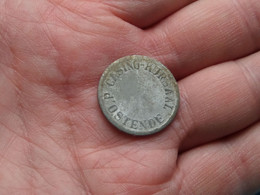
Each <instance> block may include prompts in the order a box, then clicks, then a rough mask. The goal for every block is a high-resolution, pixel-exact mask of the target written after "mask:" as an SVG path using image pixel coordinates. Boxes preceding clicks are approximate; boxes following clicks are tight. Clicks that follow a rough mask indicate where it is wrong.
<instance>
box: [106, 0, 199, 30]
mask: <svg viewBox="0 0 260 195" xmlns="http://www.w3.org/2000/svg"><path fill="white" fill-rule="evenodd" d="M193 1H196V0H175V1H172V0H133V1H128V0H113V1H106V0H103V1H102V2H103V3H104V4H105V5H107V6H108V8H109V9H110V10H111V11H112V12H113V13H114V14H115V15H116V16H118V17H120V18H122V19H123V20H125V21H127V22H129V23H131V24H133V25H135V26H138V27H142V28H145V27H147V26H150V25H152V24H154V23H156V22H158V21H160V20H162V19H163V18H165V17H166V16H168V15H170V14H172V13H173V12H175V11H176V10H178V9H180V8H182V7H184V6H185V5H187V4H189V3H191V2H193Z"/></svg>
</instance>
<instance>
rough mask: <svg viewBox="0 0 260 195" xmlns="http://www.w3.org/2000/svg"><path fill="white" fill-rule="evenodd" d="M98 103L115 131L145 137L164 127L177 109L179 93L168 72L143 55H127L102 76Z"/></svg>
mask: <svg viewBox="0 0 260 195" xmlns="http://www.w3.org/2000/svg"><path fill="white" fill-rule="evenodd" d="M98 100H99V104H100V107H101V109H102V111H103V113H104V115H105V116H106V118H107V119H108V120H109V121H110V122H111V123H112V124H113V125H114V126H116V127H117V128H118V129H119V130H121V131H124V132H126V133H129V134H132V135H149V134H153V133H156V132H158V131H160V130H162V129H163V128H165V127H166V126H167V125H168V124H169V123H170V122H171V121H172V120H173V118H174V117H175V115H176V112H177V110H178V107H179V90H178V86H177V82H176V80H175V78H174V77H173V75H172V74H171V72H170V71H169V70H168V69H167V68H166V67H165V66H164V65H163V64H161V63H160V62H158V61H156V60H154V59H151V58H149V57H146V56H139V55H133V56H127V57H123V58H121V59H118V60H116V61H115V62H113V63H112V64H111V65H110V66H109V67H108V68H107V69H106V70H105V72H104V73H103V75H102V77H101V79H100V82H99V87H98Z"/></svg>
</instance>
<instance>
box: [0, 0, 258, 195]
mask: <svg viewBox="0 0 260 195" xmlns="http://www.w3.org/2000/svg"><path fill="white" fill-rule="evenodd" d="M259 48H260V1H259V0H217V1H210V0H201V1H194V0H193V1H192V0H185V1H183V0H175V1H171V0H149V1H148V0H132V1H129V0H110V1H107V0H74V1H70V0H26V1H19V0H1V1H0V93H1V95H0V194H22V195H23V194H68V195H70V194H97V195H99V194H100V195H107V194H108V195H110V194H111V195H112V194H134V195H139V194H160V195H161V194H162V195H164V194H166V195H168V194H218V195H219V194H234V195H240V194H242V195H243V194H253V193H254V192H255V191H257V190H258V189H259V188H260V122H259V119H260V51H259ZM133 54H139V55H146V56H150V57H153V58H155V59H157V60H159V61H161V62H162V63H163V64H165V65H166V66H167V67H168V68H169V69H170V70H171V72H172V73H173V75H174V76H175V77H176V79H177V80H178V84H179V88H180V94H181V102H180V109H179V112H178V115H177V117H176V118H175V120H174V121H173V123H171V125H170V126H169V127H167V128H166V129H165V130H164V131H162V132H161V133H158V134H156V135H153V136H148V137H133V136H129V135H127V134H124V133H122V132H119V131H118V130H116V129H115V128H114V127H113V126H112V125H111V124H110V123H109V122H108V121H107V120H106V119H105V117H104V115H103V114H102V112H101V110H100V108H99V105H98V101H97V86H98V81H99V78H100V76H101V74H102V72H103V71H104V70H105V68H106V67H107V66H108V65H109V64H110V63H112V62H113V61H114V60H116V59H118V58H120V57H123V56H126V55H133Z"/></svg>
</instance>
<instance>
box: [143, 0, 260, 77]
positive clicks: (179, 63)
mask: <svg viewBox="0 0 260 195" xmlns="http://www.w3.org/2000/svg"><path fill="white" fill-rule="evenodd" d="M146 33H147V36H146V37H145V38H143V37H142V40H141V41H140V42H141V44H142V45H143V46H145V47H146V48H147V50H148V51H150V52H151V54H150V55H152V56H155V57H157V58H158V59H159V60H160V61H162V62H163V63H164V64H166V65H167V66H168V67H170V69H171V70H172V71H173V73H174V75H175V76H176V77H177V78H183V77H184V76H187V75H189V74H191V73H193V72H195V71H198V70H200V69H202V68H205V67H207V66H210V65H213V64H217V63H221V62H224V61H228V60H233V59H237V58H240V57H243V56H246V55H249V54H251V53H253V52H255V51H257V50H259V48H260V1H259V0H250V1H249V0H237V1H226V0H219V1H207V0H205V1H197V2H194V3H193V4H191V5H189V6H187V7H185V8H184V9H182V10H180V11H179V12H177V13H176V14H174V15H173V16H171V17H169V18H168V19H166V20H165V21H164V22H162V23H160V24H159V25H157V26H155V27H154V28H152V29H150V30H148V31H147V32H146Z"/></svg>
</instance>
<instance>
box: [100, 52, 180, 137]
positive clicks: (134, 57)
mask: <svg viewBox="0 0 260 195" xmlns="http://www.w3.org/2000/svg"><path fill="white" fill-rule="evenodd" d="M126 60H145V61H149V62H152V63H154V64H156V65H158V66H160V68H161V69H163V70H164V71H165V72H166V73H167V76H168V79H170V80H171V84H172V87H173V90H174V92H175V98H176V100H175V101H176V105H175V106H174V109H173V110H172V112H171V113H170V116H169V117H168V118H167V119H166V120H165V121H164V122H163V124H161V125H160V126H159V127H157V128H155V129H152V130H150V131H134V130H131V129H129V128H126V127H125V126H123V125H120V123H118V122H117V121H116V120H115V119H114V117H113V116H112V115H111V114H110V113H109V112H108V110H107V108H106V107H105V102H104V98H103V96H104V95H103V89H104V85H105V80H106V78H107V76H108V74H109V73H110V72H111V71H113V69H114V68H115V67H114V66H115V65H118V64H120V63H122V62H124V61H126ZM98 101H99V105H100V108H101V110H102V112H103V114H104V115H105V117H106V118H107V119H108V121H109V122H110V123H112V124H113V125H114V126H115V127H116V128H117V129H119V130H121V131H123V132H125V133H128V134H131V135H137V136H144V135H151V134H154V133H157V132H159V131H161V130H162V129H164V128H165V127H166V126H168V125H169V124H170V123H171V122H172V120H173V119H174V118H175V116H176V114H177V111H178V109H179V102H180V95H179V88H178V85H177V82H176V80H175V78H174V76H173V75H172V73H171V72H170V70H169V69H168V68H167V67H166V66H164V65H163V64H162V63H160V62H159V61H157V60H155V59H153V58H150V57H147V56H141V55H132V56H125V57H122V58H120V59H118V60H116V61H114V62H113V63H112V64H110V65H109V66H108V67H107V68H106V70H105V71H104V73H103V74H102V76H101V78H100V81H99V86H98Z"/></svg>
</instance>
